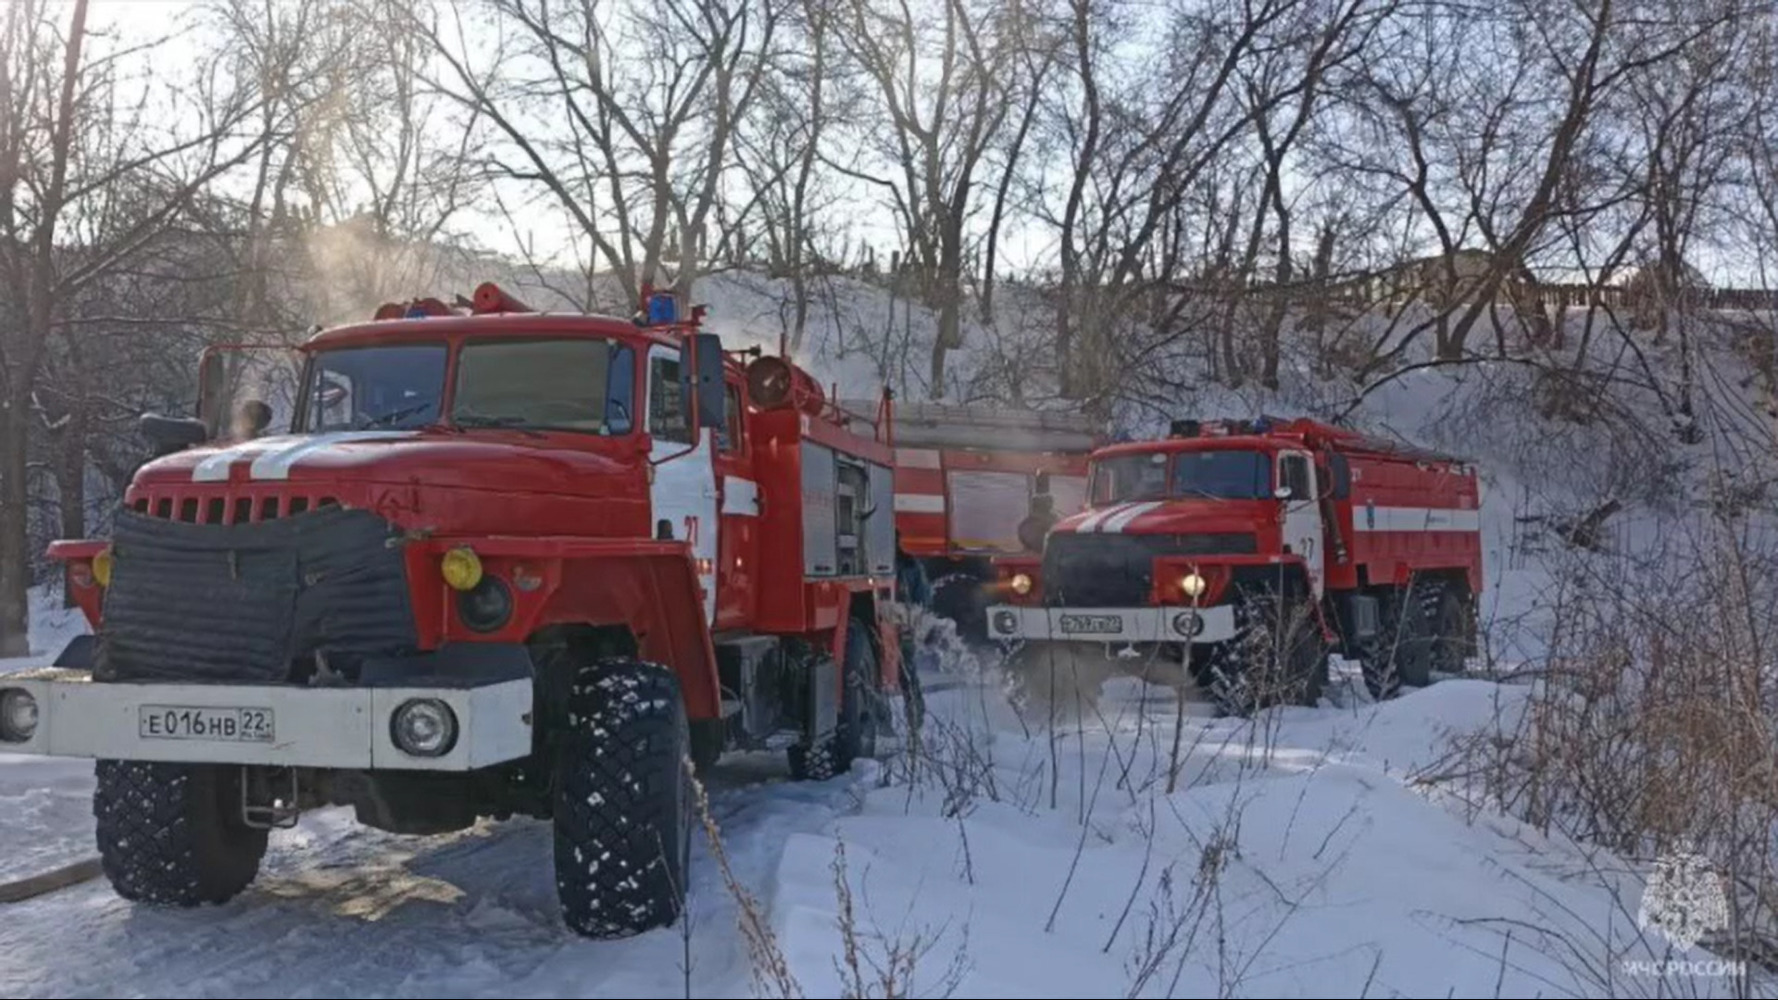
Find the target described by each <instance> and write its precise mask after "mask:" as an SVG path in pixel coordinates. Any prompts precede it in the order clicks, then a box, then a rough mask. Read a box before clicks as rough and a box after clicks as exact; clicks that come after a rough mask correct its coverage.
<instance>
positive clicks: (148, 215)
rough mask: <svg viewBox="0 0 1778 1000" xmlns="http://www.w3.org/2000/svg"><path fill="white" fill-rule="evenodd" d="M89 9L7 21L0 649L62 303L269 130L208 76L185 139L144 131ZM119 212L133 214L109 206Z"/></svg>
mask: <svg viewBox="0 0 1778 1000" xmlns="http://www.w3.org/2000/svg"><path fill="white" fill-rule="evenodd" d="M87 9H88V5H87V0H75V3H74V5H73V7H72V9H71V10H68V11H67V14H68V19H67V21H66V22H65V23H64V22H62V21H60V19H59V16H60V15H61V14H62V13H63V12H64V8H63V7H62V5H60V4H51V3H47V2H40V0H24V2H20V3H14V4H10V5H8V6H7V7H6V9H5V11H4V14H0V18H3V21H0V298H3V299H4V300H5V303H6V308H5V309H4V310H0V312H3V313H4V314H5V315H6V316H7V317H8V318H7V320H5V321H4V323H3V325H0V375H3V376H4V383H5V384H4V395H3V396H0V654H18V653H22V652H24V651H25V650H26V648H27V636H26V628H27V622H26V617H27V615H26V588H27V587H28V585H29V582H30V566H31V562H32V560H31V553H30V552H29V551H27V549H28V533H27V520H28V515H27V505H28V503H29V488H28V484H27V477H28V476H29V474H30V470H29V463H28V461H27V454H28V451H29V446H30V440H29V437H30V434H29V428H30V425H31V421H32V393H33V391H34V389H35V388H36V386H37V384H38V379H39V376H40V375H41V372H42V366H43V362H44V359H45V357H46V356H47V354H48V352H49V349H50V345H51V342H52V338H53V337H54V336H55V331H56V329H57V325H58V323H59V322H60V321H61V319H62V318H63V315H64V311H65V306H66V304H67V303H68V302H69V301H70V300H71V299H72V298H73V297H74V296H76V295H77V294H79V293H80V292H81V290H82V289H84V288H86V287H87V286H89V285H91V284H92V283H93V282H95V281H96V280H98V279H100V278H101V277H103V276H104V275H107V274H109V273H111V272H113V271H114V270H116V269H117V268H119V267H120V266H122V265H123V264H125V263H126V262H128V261H129V260H131V259H132V257H133V256H134V255H136V254H137V253H138V252H140V251H141V250H142V249H143V248H144V247H145V246H147V245H149V244H150V243H151V242H152V241H153V240H154V238H155V237H156V235H157V234H159V233H160V232H162V231H163V230H164V229H165V227H166V226H167V225H168V224H169V223H170V222H172V221H174V220H176V219H177V218H178V217H179V215H180V214H181V213H182V212H183V211H184V210H185V209H186V208H187V207H188V206H189V204H190V202H191V199H192V198H193V196H194V195H195V194H196V193H197V192H198V191H199V190H200V189H202V188H203V187H204V186H205V185H207V184H208V183H209V182H210V181H212V180H213V179H214V178H216V177H218V176H220V175H222V174H223V173H225V172H227V171H228V170H230V169H232V168H234V167H236V166H239V165H240V164H242V163H244V162H246V161H247V160H249V159H250V158H251V157H252V156H253V155H254V152H255V151H256V150H257V148H258V146H259V144H260V143H261V142H262V141H263V138H264V135H265V132H264V130H263V129H253V128H249V127H248V124H249V116H250V115H251V114H252V113H253V111H254V108H253V107H252V106H251V104H250V103H248V102H246V101H243V100H240V99H238V98H237V97H236V96H235V95H233V94H232V93H230V92H229V91H226V90H224V89H222V86H223V85H221V84H219V83H218V82H217V81H216V79H215V78H214V77H211V76H208V75H205V76H201V77H200V83H201V84H202V86H200V88H198V89H197V91H196V93H197V95H198V98H197V100H196V101H195V102H194V103H195V105H196V106H187V107H183V108H180V109H178V110H179V111H180V112H183V115H182V116H181V118H180V119H176V120H178V121H179V123H180V125H182V126H183V130H182V131H176V132H175V133H174V134H172V135H168V134H167V128H166V126H165V125H164V124H163V123H162V122H159V121H157V122H155V123H154V125H155V127H150V125H149V124H148V123H147V121H146V120H145V118H144V117H143V115H144V113H143V112H142V111H141V110H140V108H141V106H142V105H141V104H140V103H138V102H136V101H134V100H132V101H128V102H126V101H125V99H124V98H123V97H122V95H120V94H118V93H116V92H115V91H113V90H112V84H113V81H114V80H115V67H116V64H115V62H114V61H113V60H111V59H109V58H107V57H104V56H101V57H97V58H94V57H91V56H90V55H89V53H88V52H87V41H88V33H87ZM150 82H152V81H150ZM121 108H135V109H138V110H136V111H135V112H134V114H135V115H136V117H134V118H129V117H125V116H123V115H122V114H120V109H121ZM166 110H167V109H156V111H159V112H163V113H164V112H165V111H166ZM121 191H127V192H129V193H130V194H132V195H134V196H136V197H133V198H130V199H123V198H119V197H118V195H119V193H120V192H121ZM137 198H139V199H140V200H137ZM125 204H127V205H129V207H130V211H128V212H127V213H125V212H118V211H114V210H113V209H115V208H116V207H117V206H119V205H125Z"/></svg>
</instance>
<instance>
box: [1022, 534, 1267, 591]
mask: <svg viewBox="0 0 1778 1000" xmlns="http://www.w3.org/2000/svg"><path fill="white" fill-rule="evenodd" d="M1258 551H1259V539H1258V537H1257V536H1255V535H1251V534H1241V533H1225V534H1197V535H1121V534H1097V533H1074V532H1056V533H1052V534H1051V535H1050V536H1049V540H1048V542H1047V544H1046V545H1045V546H1044V552H1043V596H1044V603H1045V604H1048V605H1050V606H1051V607H1076V608H1112V607H1118V608H1128V607H1140V606H1142V605H1144V604H1146V603H1148V595H1149V593H1150V592H1152V591H1153V589H1154V560H1155V559H1156V557H1159V556H1186V555H1197V556H1207V555H1248V554H1252V553H1254V552H1258Z"/></svg>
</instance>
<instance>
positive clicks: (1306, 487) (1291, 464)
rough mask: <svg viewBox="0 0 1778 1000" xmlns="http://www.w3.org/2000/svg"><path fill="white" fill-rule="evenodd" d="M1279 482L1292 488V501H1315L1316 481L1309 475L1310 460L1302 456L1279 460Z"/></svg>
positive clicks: (1284, 457)
mask: <svg viewBox="0 0 1778 1000" xmlns="http://www.w3.org/2000/svg"><path fill="white" fill-rule="evenodd" d="M1279 466H1280V469H1279V471H1280V476H1279V481H1280V482H1282V483H1283V484H1284V485H1285V486H1288V487H1290V499H1292V500H1313V499H1315V479H1314V477H1313V476H1311V475H1310V474H1309V460H1308V459H1307V458H1306V457H1304V456H1302V455H1285V456H1283V458H1281V459H1280V460H1279Z"/></svg>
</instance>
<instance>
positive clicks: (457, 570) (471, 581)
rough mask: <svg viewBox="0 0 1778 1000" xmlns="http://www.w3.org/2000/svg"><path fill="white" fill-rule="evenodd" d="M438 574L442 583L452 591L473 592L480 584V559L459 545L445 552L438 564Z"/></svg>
mask: <svg viewBox="0 0 1778 1000" xmlns="http://www.w3.org/2000/svg"><path fill="white" fill-rule="evenodd" d="M438 569H439V572H440V573H441V574H442V575H443V576H444V582H445V584H446V585H447V586H449V587H450V588H451V589H452V590H473V589H475V585H476V584H478V583H480V582H482V558H481V556H478V555H476V554H475V550H474V549H472V548H470V547H468V546H467V545H459V546H457V547H456V548H454V549H452V550H450V551H449V552H446V553H445V554H444V559H443V561H441V562H440V563H439V566H438Z"/></svg>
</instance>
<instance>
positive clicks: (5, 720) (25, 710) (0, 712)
mask: <svg viewBox="0 0 1778 1000" xmlns="http://www.w3.org/2000/svg"><path fill="white" fill-rule="evenodd" d="M36 734H37V698H36V696H34V695H32V694H31V692H29V691H26V690H25V689H24V688H7V689H6V690H4V691H0V740H4V741H5V742H7V743H23V742H25V741H26V740H28V739H30V738H31V737H32V736H34V735H36Z"/></svg>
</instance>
